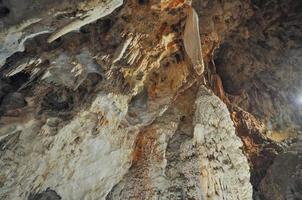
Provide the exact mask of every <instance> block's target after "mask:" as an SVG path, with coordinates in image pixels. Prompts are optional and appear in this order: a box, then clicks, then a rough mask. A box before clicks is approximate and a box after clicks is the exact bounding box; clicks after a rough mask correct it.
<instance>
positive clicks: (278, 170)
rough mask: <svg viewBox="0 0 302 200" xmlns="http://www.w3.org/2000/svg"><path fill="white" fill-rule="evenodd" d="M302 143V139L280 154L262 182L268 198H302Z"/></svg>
mask: <svg viewBox="0 0 302 200" xmlns="http://www.w3.org/2000/svg"><path fill="white" fill-rule="evenodd" d="M301 155H302V145H301V139H300V140H298V141H295V142H294V143H293V144H291V145H290V146H289V147H288V148H287V150H286V152H284V153H283V154H280V155H279V156H278V157H277V158H276V159H275V161H274V163H273V164H272V166H271V167H270V168H269V170H268V173H267V174H266V176H265V178H264V179H263V180H262V182H261V190H262V194H264V197H265V198H266V199H269V200H270V199H289V200H291V199H301V198H302V172H301V170H302V156H301Z"/></svg>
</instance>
